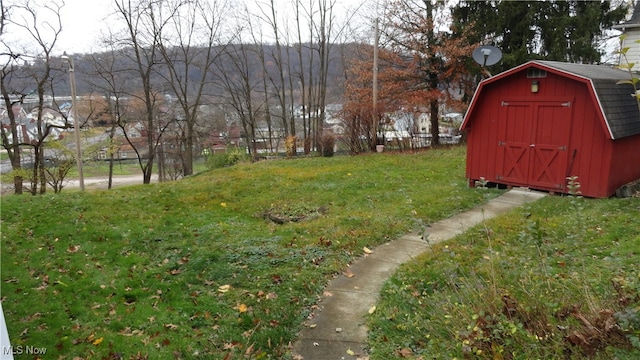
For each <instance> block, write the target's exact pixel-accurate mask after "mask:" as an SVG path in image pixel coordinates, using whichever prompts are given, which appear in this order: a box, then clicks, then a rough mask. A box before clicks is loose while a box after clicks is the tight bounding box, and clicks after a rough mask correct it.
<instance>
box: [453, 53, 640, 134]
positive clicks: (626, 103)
mask: <svg viewBox="0 0 640 360" xmlns="http://www.w3.org/2000/svg"><path fill="white" fill-rule="evenodd" d="M534 66H535V67H538V68H542V69H545V70H547V71H551V72H553V73H557V74H562V75H564V76H567V77H570V78H573V79H575V80H578V81H582V82H584V83H586V84H587V86H589V87H590V91H592V93H593V95H594V98H595V100H596V101H597V102H598V104H597V106H598V107H599V108H600V110H601V113H602V116H603V117H604V120H605V122H606V126H607V128H608V130H609V136H610V137H611V139H619V138H624V137H627V136H633V135H638V134H640V110H639V107H638V100H637V99H636V97H635V96H634V90H633V87H632V86H631V85H630V84H619V83H618V82H619V81H620V80H626V79H630V76H629V73H628V72H627V71H623V70H620V69H616V68H612V67H609V66H603V65H587V64H574V63H566V62H559V61H542V60H536V61H530V62H528V63H525V64H523V65H520V66H518V67H516V68H513V69H511V70H507V71H505V72H503V73H501V74H497V75H495V76H493V77H491V78H489V79H485V80H483V81H482V82H481V86H480V87H479V88H478V90H480V89H481V88H482V86H483V85H484V84H483V83H490V82H493V81H497V80H499V79H501V78H504V77H506V76H509V75H510V74H513V73H515V72H518V71H520V70H523V69H527V68H530V67H534ZM476 95H477V94H476ZM475 100H476V96H475V95H474V99H473V100H472V104H471V106H470V107H469V110H470V111H471V109H472V107H473V105H474V104H473V103H474V102H475ZM467 120H468V119H467V118H465V123H466V122H467ZM464 125H465V124H464V123H463V127H464Z"/></svg>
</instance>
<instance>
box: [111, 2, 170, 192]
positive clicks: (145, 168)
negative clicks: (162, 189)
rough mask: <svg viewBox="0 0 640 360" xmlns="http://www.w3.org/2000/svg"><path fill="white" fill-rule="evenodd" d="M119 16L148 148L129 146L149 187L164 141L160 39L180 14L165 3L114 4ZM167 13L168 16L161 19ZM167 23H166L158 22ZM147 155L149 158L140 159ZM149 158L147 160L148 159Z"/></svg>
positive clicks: (121, 41)
mask: <svg viewBox="0 0 640 360" xmlns="http://www.w3.org/2000/svg"><path fill="white" fill-rule="evenodd" d="M114 5H115V8H116V16H117V19H118V20H119V21H121V22H122V24H123V25H124V30H123V32H122V34H121V36H120V37H119V39H120V40H119V41H118V45H119V48H120V49H121V52H120V53H121V55H123V56H125V57H127V58H128V59H130V60H131V61H133V63H134V64H135V69H133V71H132V76H134V77H135V79H136V81H137V82H138V86H139V88H140V92H132V93H130V94H128V95H129V96H130V97H132V99H136V100H137V102H138V103H139V104H141V105H142V108H143V110H144V113H143V114H142V119H143V126H144V133H145V138H146V144H144V145H143V146H144V147H145V148H146V149H145V151H144V152H143V151H141V150H142V149H140V145H139V144H134V143H133V142H131V141H130V139H129V138H128V137H127V139H128V141H129V143H130V145H131V146H132V147H133V148H134V149H135V150H136V152H137V153H138V164H139V165H140V169H141V170H142V174H143V183H145V184H149V183H150V182H151V177H152V174H153V164H154V160H155V157H156V154H157V152H156V150H157V149H158V147H159V145H160V141H161V134H162V129H163V128H164V126H163V124H162V123H161V122H160V118H159V117H160V111H159V107H160V101H161V99H162V94H161V93H160V90H161V84H158V82H157V81H156V79H157V74H158V71H160V69H159V67H160V65H161V59H162V53H161V43H160V42H161V37H160V34H162V32H163V28H164V27H165V26H166V21H169V19H171V18H172V16H173V15H175V13H176V12H177V9H176V8H175V7H164V6H163V5H164V4H163V2H159V1H154V0H114ZM163 10H168V11H169V14H168V15H165V16H163V15H161V14H162V12H163ZM159 19H164V21H165V22H159V21H158V20H159ZM142 153H144V154H146V156H141V154H142ZM145 157H146V159H145Z"/></svg>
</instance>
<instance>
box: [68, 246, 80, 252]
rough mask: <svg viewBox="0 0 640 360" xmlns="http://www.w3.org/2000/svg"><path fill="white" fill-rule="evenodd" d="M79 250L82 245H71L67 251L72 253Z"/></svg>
mask: <svg viewBox="0 0 640 360" xmlns="http://www.w3.org/2000/svg"><path fill="white" fill-rule="evenodd" d="M78 250H80V245H71V246H69V248H68V249H67V251H68V252H70V253H75V252H78Z"/></svg>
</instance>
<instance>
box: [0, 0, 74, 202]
mask: <svg viewBox="0 0 640 360" xmlns="http://www.w3.org/2000/svg"><path fill="white" fill-rule="evenodd" d="M1 6H2V7H1V10H2V23H1V24H2V25H1V29H2V35H3V36H2V37H1V38H0V44H1V46H2V49H1V50H0V55H2V74H1V76H0V83H1V84H0V89H1V92H2V99H3V102H4V107H5V110H6V115H7V122H8V123H7V124H6V125H7V128H5V126H2V130H1V133H2V146H3V147H4V148H5V149H6V150H7V153H8V155H9V159H10V161H11V165H12V167H13V170H14V173H15V174H16V176H14V186H15V189H14V191H15V193H17V194H20V193H22V191H23V178H24V175H26V173H25V172H24V171H22V170H21V169H22V165H21V162H22V155H23V154H22V149H21V147H22V148H24V147H27V148H30V149H31V151H32V152H33V159H34V160H33V168H32V170H31V175H30V176H29V177H30V178H31V186H30V189H29V191H30V192H31V193H32V194H37V193H45V192H46V188H47V183H46V173H45V171H44V146H43V144H44V142H45V140H46V139H47V137H48V136H49V134H50V133H51V129H52V128H53V127H54V126H58V127H66V126H65V125H54V124H51V123H48V122H46V121H45V119H44V116H45V115H44V114H45V112H47V111H52V112H57V111H58V109H57V108H55V107H51V106H49V105H48V103H47V102H46V100H45V96H46V95H53V82H54V77H55V75H56V73H57V74H61V73H60V72H59V71H56V70H58V69H56V68H54V63H56V61H55V60H54V59H55V57H54V56H53V52H54V49H55V46H56V42H57V40H58V36H59V34H60V32H61V31H62V22H61V18H60V11H61V9H62V7H63V6H64V2H63V1H38V0H22V1H16V2H13V3H12V4H11V5H9V6H5V4H4V3H3V4H2V5H1ZM12 31H15V33H16V34H20V40H21V42H20V43H18V42H11V40H10V39H13V38H15V35H14V36H9V37H7V36H5V35H6V33H7V32H12ZM57 64H58V65H59V63H57ZM33 95H35V96H36V97H37V101H36V105H35V107H34V110H33V112H32V113H33V115H34V120H35V127H34V129H33V131H34V132H35V136H34V137H33V138H31V137H25V136H23V132H22V131H20V128H21V124H20V122H19V120H18V119H17V117H18V112H17V110H19V108H20V107H22V105H23V102H24V100H25V98H26V97H27V96H33Z"/></svg>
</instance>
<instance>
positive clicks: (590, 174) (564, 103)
mask: <svg viewBox="0 0 640 360" xmlns="http://www.w3.org/2000/svg"><path fill="white" fill-rule="evenodd" d="M628 78H629V74H628V72H625V71H622V70H619V69H615V68H611V67H607V66H598V65H583V64H571V63H563V62H553V61H531V62H528V63H526V64H523V65H520V66H518V67H515V68H513V69H511V70H508V71H505V72H503V73H501V74H498V75H495V76H493V77H491V78H488V79H485V80H483V81H482V82H481V83H480V85H479V87H478V89H477V90H476V92H475V94H474V96H473V99H472V101H471V104H470V106H469V109H468V111H467V113H466V116H465V118H464V122H463V123H462V126H461V130H463V131H466V132H467V133H468V145H467V146H468V148H467V170H466V172H467V177H468V179H469V182H470V185H471V186H473V185H474V184H475V182H476V181H479V180H484V181H488V182H493V183H497V184H504V185H509V186H525V187H530V188H533V189H540V190H548V191H551V192H558V193H567V192H568V188H567V179H566V178H567V177H569V176H577V177H578V181H579V183H580V184H581V188H580V191H581V192H582V194H583V195H585V196H589V197H608V196H611V195H613V194H615V192H616V190H617V189H618V188H619V187H621V186H622V185H624V184H626V183H629V182H632V181H635V180H637V179H640V111H639V110H638V101H637V99H636V97H635V94H634V89H633V87H632V86H631V85H627V84H618V81H619V80H623V79H628Z"/></svg>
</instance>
